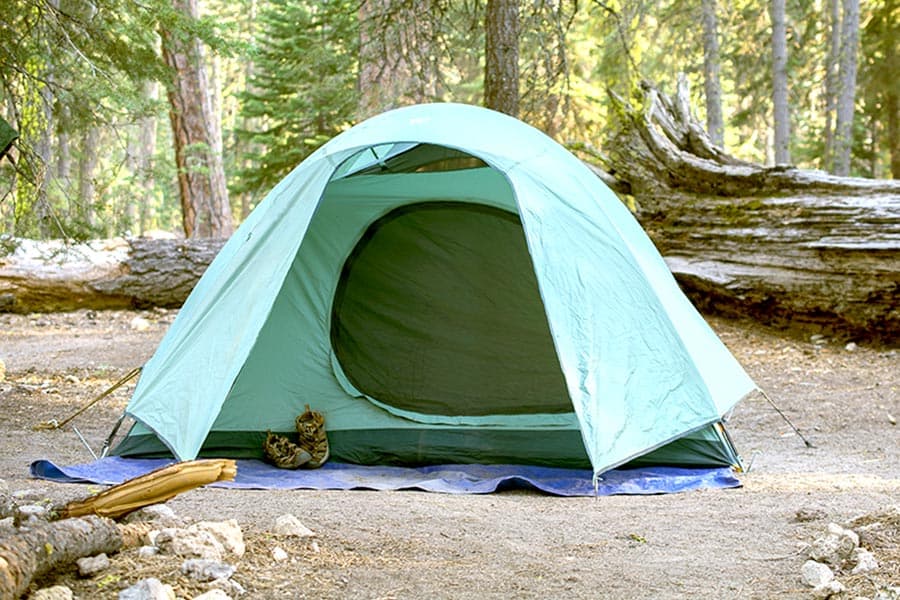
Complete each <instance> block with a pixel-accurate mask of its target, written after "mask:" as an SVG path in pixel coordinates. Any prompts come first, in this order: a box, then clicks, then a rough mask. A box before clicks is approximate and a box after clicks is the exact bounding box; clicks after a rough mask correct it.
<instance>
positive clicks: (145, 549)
mask: <svg viewBox="0 0 900 600" xmlns="http://www.w3.org/2000/svg"><path fill="white" fill-rule="evenodd" d="M158 554H159V548H157V547H156V546H141V547H140V548H138V556H139V557H141V558H150V557H151V556H156V555H158Z"/></svg>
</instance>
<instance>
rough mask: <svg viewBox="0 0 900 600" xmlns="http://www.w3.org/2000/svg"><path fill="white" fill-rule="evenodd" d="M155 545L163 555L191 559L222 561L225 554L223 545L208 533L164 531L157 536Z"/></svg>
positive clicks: (176, 530)
mask: <svg viewBox="0 0 900 600" xmlns="http://www.w3.org/2000/svg"><path fill="white" fill-rule="evenodd" d="M154 545H155V546H156V547H157V548H159V551H160V552H161V553H163V554H174V555H176V556H185V557H189V558H206V559H209V560H222V555H223V554H224V553H225V548H224V547H223V546H222V544H221V543H219V541H218V540H217V539H216V538H215V537H214V536H213V534H211V533H210V532H208V531H196V530H194V531H191V530H188V529H173V528H169V529H163V530H162V531H160V532H159V533H158V534H157V536H156V539H155V540H154Z"/></svg>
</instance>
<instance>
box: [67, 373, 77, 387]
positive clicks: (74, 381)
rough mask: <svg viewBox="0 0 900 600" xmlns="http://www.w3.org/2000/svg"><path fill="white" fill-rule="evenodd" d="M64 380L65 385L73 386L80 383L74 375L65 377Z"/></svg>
mask: <svg viewBox="0 0 900 600" xmlns="http://www.w3.org/2000/svg"><path fill="white" fill-rule="evenodd" d="M65 380H66V383H72V384H75V385H78V384H79V383H81V380H80V379H78V378H77V377H75V376H74V375H66V376H65Z"/></svg>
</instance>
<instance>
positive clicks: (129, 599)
mask: <svg viewBox="0 0 900 600" xmlns="http://www.w3.org/2000/svg"><path fill="white" fill-rule="evenodd" d="M119 600H175V590H173V589H172V586H170V585H166V584H164V583H163V582H161V581H160V580H159V579H156V578H155V577H151V578H149V579H142V580H140V581H138V582H137V583H136V584H134V585H133V586H131V587H130V588H126V589H124V590H122V591H121V592H119Z"/></svg>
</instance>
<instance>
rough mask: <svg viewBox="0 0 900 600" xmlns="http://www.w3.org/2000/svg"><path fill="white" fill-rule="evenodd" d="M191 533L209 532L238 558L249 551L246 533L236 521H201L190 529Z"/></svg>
mask: <svg viewBox="0 0 900 600" xmlns="http://www.w3.org/2000/svg"><path fill="white" fill-rule="evenodd" d="M188 530H189V531H208V532H209V533H211V534H212V535H213V537H215V538H216V540H218V541H219V543H220V544H222V546H223V547H224V548H225V550H227V551H228V552H230V553H232V554H234V555H235V556H237V557H241V556H243V555H244V552H245V551H246V550H247V547H246V545H245V544H244V533H243V532H242V531H241V528H240V526H238V522H237V520H235V519H228V520H227V521H201V522H199V523H195V524H194V525H191V526H190V527H188Z"/></svg>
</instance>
